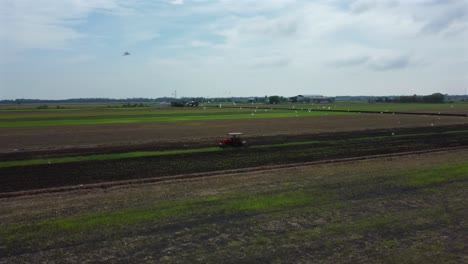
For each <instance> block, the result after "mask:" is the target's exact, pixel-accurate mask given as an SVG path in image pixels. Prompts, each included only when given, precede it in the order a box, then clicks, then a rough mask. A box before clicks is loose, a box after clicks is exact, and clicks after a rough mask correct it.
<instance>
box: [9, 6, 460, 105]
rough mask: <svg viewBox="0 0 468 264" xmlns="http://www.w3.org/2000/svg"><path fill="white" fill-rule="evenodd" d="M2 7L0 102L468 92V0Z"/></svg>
mask: <svg viewBox="0 0 468 264" xmlns="http://www.w3.org/2000/svg"><path fill="white" fill-rule="evenodd" d="M0 5H1V6H0V43H2V44H1V45H2V46H1V49H0V58H1V59H0V99H15V98H39V99H63V98H78V97H81V98H84V97H86V98H88V97H108V98H131V97H151V98H153V97H162V96H171V95H172V94H173V93H174V91H175V90H177V95H178V96H187V97H191V96H205V97H218V96H264V95H283V96H292V95H297V94H323V95H403V94H404V95H412V94H430V93H433V92H442V93H448V94H464V93H465V89H466V88H467V86H468V1H467V0H440V1H439V0H405V1H403V0H400V1H398V0H388V1H384V0H382V1H379V0H355V1H344V0H317V1H311V0H217V1H216V0H159V1H158V0H155V1H145V0H127V1H120V0H73V1H72V0H40V1H38V0H3V1H1V3H0ZM125 51H129V52H130V53H131V55H130V56H122V53H123V52H125Z"/></svg>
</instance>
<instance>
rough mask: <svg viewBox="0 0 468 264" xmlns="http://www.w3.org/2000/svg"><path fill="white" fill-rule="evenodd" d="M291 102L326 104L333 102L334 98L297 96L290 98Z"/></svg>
mask: <svg viewBox="0 0 468 264" xmlns="http://www.w3.org/2000/svg"><path fill="white" fill-rule="evenodd" d="M290 100H291V101H293V102H298V103H316V104H327V103H332V102H334V101H335V97H327V96H322V95H298V96H295V97H291V99H290Z"/></svg>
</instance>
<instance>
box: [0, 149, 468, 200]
mask: <svg viewBox="0 0 468 264" xmlns="http://www.w3.org/2000/svg"><path fill="white" fill-rule="evenodd" d="M464 149H468V146H460V147H449V148H435V149H427V150H418V151H405V152H398V153H389V154H377V155H365V156H359V157H351V158H341V159H329V160H319V161H308V162H300V163H288V164H280V165H269V166H257V167H249V168H241V169H230V170H219V171H211V172H200V173H191V174H179V175H172V176H162V177H150V178H143V179H135V180H121V181H110V182H102V183H94V184H80V185H72V186H65V187H56V188H45V189H36V190H28V191H18V192H6V193H0V199H3V198H13V197H20V196H31V195H39V194H48V193H61V192H69V191H80V190H90V189H107V188H111V187H119V186H121V187H125V186H127V187H130V186H135V185H141V184H152V183H166V182H180V181H185V180H192V179H198V178H205V177H216V176H217V177H225V176H227V175H232V174H237V173H246V172H258V171H268V170H276V169H284V168H292V167H304V166H311V165H321V164H331V163H344V162H353V161H360V160H370V159H378V158H389V157H400V156H410V155H420V154H427V153H437V152H444V151H453V150H464Z"/></svg>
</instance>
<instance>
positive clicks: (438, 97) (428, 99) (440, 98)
mask: <svg viewBox="0 0 468 264" xmlns="http://www.w3.org/2000/svg"><path fill="white" fill-rule="evenodd" d="M444 100H445V96H444V95H443V94H441V93H434V94H431V95H428V96H424V97H423V101H424V102H425V103H443V102H444Z"/></svg>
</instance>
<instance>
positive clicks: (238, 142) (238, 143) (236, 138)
mask: <svg viewBox="0 0 468 264" xmlns="http://www.w3.org/2000/svg"><path fill="white" fill-rule="evenodd" d="M227 135H228V137H226V138H223V139H221V141H220V142H219V146H220V147H222V148H225V147H243V146H246V144H247V142H246V141H243V140H242V138H241V136H242V135H243V134H242V133H239V132H232V133H228V134H227Z"/></svg>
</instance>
